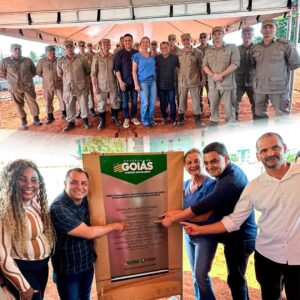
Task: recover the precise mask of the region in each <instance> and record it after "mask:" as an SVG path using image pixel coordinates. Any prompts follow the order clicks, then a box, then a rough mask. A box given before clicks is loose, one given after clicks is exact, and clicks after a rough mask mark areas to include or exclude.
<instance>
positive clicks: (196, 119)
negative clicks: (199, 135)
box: [194, 115, 205, 128]
mask: <svg viewBox="0 0 300 300" xmlns="http://www.w3.org/2000/svg"><path fill="white" fill-rule="evenodd" d="M194 117H195V123H196V124H197V126H198V127H200V128H205V125H204V123H202V122H201V117H200V115H195V116H194Z"/></svg>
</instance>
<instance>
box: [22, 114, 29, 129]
mask: <svg viewBox="0 0 300 300" xmlns="http://www.w3.org/2000/svg"><path fill="white" fill-rule="evenodd" d="M21 128H22V129H23V130H26V129H28V125H27V119H26V117H24V118H21Z"/></svg>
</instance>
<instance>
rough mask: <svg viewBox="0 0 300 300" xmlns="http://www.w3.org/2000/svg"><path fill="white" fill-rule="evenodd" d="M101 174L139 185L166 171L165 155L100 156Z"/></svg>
mask: <svg viewBox="0 0 300 300" xmlns="http://www.w3.org/2000/svg"><path fill="white" fill-rule="evenodd" d="M100 168H101V172H102V173H103V174H106V175H110V176H113V177H115V178H118V179H121V180H124V181H127V182H130V183H133V184H139V183H141V182H143V181H145V180H147V179H149V178H151V177H153V176H155V175H157V174H159V173H162V172H164V171H166V169H167V155H166V154H148V155H147V154H145V155H143V154H139V155H112V156H100Z"/></svg>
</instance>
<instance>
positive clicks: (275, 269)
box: [182, 132, 300, 300]
mask: <svg viewBox="0 0 300 300" xmlns="http://www.w3.org/2000/svg"><path fill="white" fill-rule="evenodd" d="M286 149H287V148H286V144H285V143H284V142H283V139H282V137H281V136H280V135H278V134H277V133H273V132H268V133H265V134H264V135H262V136H261V137H260V138H259V139H258V141H257V143H256V150H257V154H256V155H257V158H258V160H259V161H261V163H262V164H263V165H264V167H265V172H264V173H263V174H262V175H260V176H258V177H257V178H256V179H254V180H253V181H251V182H250V183H249V184H248V185H247V186H246V188H245V189H244V191H243V193H242V195H241V197H240V199H239V201H238V202H237V204H236V206H235V209H234V211H233V213H232V214H230V215H229V216H226V217H224V218H223V219H222V220H221V221H220V222H217V223H214V224H210V225H205V226H197V225H195V224H191V223H185V222H182V224H183V225H184V226H185V230H186V232H187V233H188V234H190V235H198V234H213V233H215V234H216V233H222V232H226V231H228V232H232V231H235V230H238V229H239V227H240V225H241V224H242V223H243V222H244V221H245V220H246V218H247V217H248V216H249V214H250V213H251V211H252V209H253V208H255V209H256V210H258V211H259V212H260V213H261V215H260V217H259V221H258V226H259V229H260V230H259V234H258V237H257V240H256V251H255V256H254V258H255V272H256V278H257V281H258V282H259V284H260V286H261V293H262V299H263V300H277V299H281V291H282V288H283V286H282V285H283V284H284V287H285V292H286V296H287V300H298V299H300V201H299V185H300V165H291V164H290V163H288V162H287V161H286V160H285V156H284V154H285V152H286Z"/></svg>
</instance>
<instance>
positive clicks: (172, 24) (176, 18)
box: [0, 0, 297, 44]
mask: <svg viewBox="0 0 300 300" xmlns="http://www.w3.org/2000/svg"><path fill="white" fill-rule="evenodd" d="M296 5H297V1H291V0H288V1H287V0H272V1H270V0H209V1H208V0H197V1H195V0H190V1H186V2H185V1H182V0H173V1H170V0H101V1H97V0H85V1H82V0H72V1H69V0H65V1H61V0H39V1H32V0H22V1H21V2H20V1H19V0H10V1H9V5H8V4H7V1H2V0H0V12H1V13H0V34H4V35H8V36H14V37H17V38H23V39H28V40H34V41H40V42H45V43H54V44H55V43H56V44H62V43H63V41H64V40H65V39H72V40H74V41H79V40H85V41H86V42H92V43H94V44H96V43H97V42H98V41H99V40H100V39H102V38H104V37H106V38H110V39H111V40H112V42H114V43H116V42H117V41H118V40H119V37H120V36H121V35H123V34H125V33H127V32H130V33H132V34H133V36H134V39H135V40H139V39H140V38H141V37H142V36H149V37H150V38H151V39H155V40H158V41H162V40H165V39H166V38H167V35H168V34H169V33H174V34H176V35H177V36H179V35H180V34H182V33H184V32H190V33H191V34H192V37H193V38H194V39H195V40H197V39H198V36H199V33H200V32H207V33H210V32H211V29H212V27H214V26H223V27H224V28H225V30H226V31H227V32H232V31H236V30H239V29H240V28H242V27H244V26H250V25H253V24H256V23H259V22H261V21H262V20H263V19H265V18H270V17H274V16H277V15H282V14H286V13H288V12H289V11H290V10H291V9H293V7H295V6H296Z"/></svg>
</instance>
